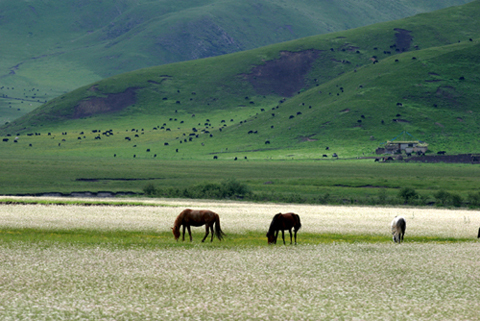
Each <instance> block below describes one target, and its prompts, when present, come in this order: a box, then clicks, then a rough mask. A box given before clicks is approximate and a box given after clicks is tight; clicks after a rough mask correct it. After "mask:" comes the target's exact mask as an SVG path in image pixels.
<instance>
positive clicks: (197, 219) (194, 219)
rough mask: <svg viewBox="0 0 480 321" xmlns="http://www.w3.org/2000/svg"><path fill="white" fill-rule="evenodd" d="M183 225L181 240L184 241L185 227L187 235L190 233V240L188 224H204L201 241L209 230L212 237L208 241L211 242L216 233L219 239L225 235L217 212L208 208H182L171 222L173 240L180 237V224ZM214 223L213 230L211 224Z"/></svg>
mask: <svg viewBox="0 0 480 321" xmlns="http://www.w3.org/2000/svg"><path fill="white" fill-rule="evenodd" d="M182 225H183V236H182V241H185V228H186V229H187V230H188V235H190V242H191V241H192V232H191V231H190V226H202V225H205V237H204V238H203V240H202V242H203V241H205V239H206V238H207V236H208V232H209V230H210V231H211V232H212V239H211V240H210V242H213V237H214V236H215V235H216V236H217V238H218V239H219V240H220V241H221V240H222V239H223V236H224V235H225V234H224V233H223V231H222V229H221V228H220V217H219V216H218V214H217V213H214V212H212V211H209V210H191V209H186V210H183V211H182V212H181V213H180V214H178V216H177V218H176V219H175V223H173V227H172V232H173V236H175V240H177V241H178V238H179V237H180V226H182ZM214 225H215V232H214V230H213V226H214Z"/></svg>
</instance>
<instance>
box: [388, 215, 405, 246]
mask: <svg viewBox="0 0 480 321" xmlns="http://www.w3.org/2000/svg"><path fill="white" fill-rule="evenodd" d="M406 228H407V222H406V221H405V219H404V218H403V217H401V216H395V218H394V219H393V221H392V235H393V241H394V242H395V243H402V241H403V236H404V235H405V229H406Z"/></svg>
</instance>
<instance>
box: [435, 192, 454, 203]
mask: <svg viewBox="0 0 480 321" xmlns="http://www.w3.org/2000/svg"><path fill="white" fill-rule="evenodd" d="M433 196H434V197H435V199H436V200H437V202H440V203H441V204H442V205H443V206H445V204H446V203H447V201H448V199H449V198H450V197H451V194H450V193H449V192H446V191H444V190H440V191H438V192H436V193H435V194H433Z"/></svg>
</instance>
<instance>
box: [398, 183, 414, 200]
mask: <svg viewBox="0 0 480 321" xmlns="http://www.w3.org/2000/svg"><path fill="white" fill-rule="evenodd" d="M398 197H400V198H401V199H403V201H404V202H405V203H408V202H409V201H412V200H415V199H417V198H418V193H417V191H415V190H414V189H413V188H411V187H403V188H402V189H400V191H399V192H398Z"/></svg>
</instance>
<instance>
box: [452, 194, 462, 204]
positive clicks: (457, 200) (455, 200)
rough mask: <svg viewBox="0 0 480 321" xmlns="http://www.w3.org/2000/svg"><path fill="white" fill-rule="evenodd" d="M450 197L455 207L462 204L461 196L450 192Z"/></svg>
mask: <svg viewBox="0 0 480 321" xmlns="http://www.w3.org/2000/svg"><path fill="white" fill-rule="evenodd" d="M451 199H452V204H453V206H455V207H460V206H462V204H463V198H462V196H460V195H458V194H451Z"/></svg>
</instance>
